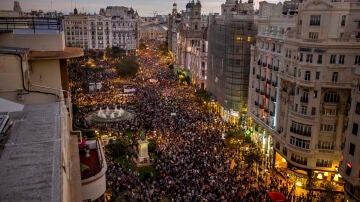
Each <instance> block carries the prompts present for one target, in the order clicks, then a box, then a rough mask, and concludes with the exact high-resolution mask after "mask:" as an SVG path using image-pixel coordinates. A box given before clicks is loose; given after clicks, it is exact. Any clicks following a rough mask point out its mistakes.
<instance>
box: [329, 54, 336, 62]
mask: <svg viewBox="0 0 360 202" xmlns="http://www.w3.org/2000/svg"><path fill="white" fill-rule="evenodd" d="M335 61H336V55H331V56H330V64H335Z"/></svg>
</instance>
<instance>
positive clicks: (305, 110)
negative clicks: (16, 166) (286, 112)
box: [301, 106, 307, 115]
mask: <svg viewBox="0 0 360 202" xmlns="http://www.w3.org/2000/svg"><path fill="white" fill-rule="evenodd" d="M306 112H307V106H301V114H303V115H306Z"/></svg>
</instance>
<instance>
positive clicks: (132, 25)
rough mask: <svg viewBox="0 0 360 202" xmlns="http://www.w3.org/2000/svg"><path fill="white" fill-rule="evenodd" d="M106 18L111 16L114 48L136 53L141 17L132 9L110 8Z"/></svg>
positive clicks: (107, 10) (107, 9)
mask: <svg viewBox="0 0 360 202" xmlns="http://www.w3.org/2000/svg"><path fill="white" fill-rule="evenodd" d="M106 16H111V35H112V46H116V47H119V48H121V49H124V50H125V51H126V53H127V54H129V53H132V54H134V53H135V50H136V48H137V47H138V45H139V15H138V13H137V12H136V11H134V10H133V9H132V8H127V7H123V6H108V7H107V8H106Z"/></svg>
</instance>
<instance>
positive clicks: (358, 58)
mask: <svg viewBox="0 0 360 202" xmlns="http://www.w3.org/2000/svg"><path fill="white" fill-rule="evenodd" d="M355 65H360V55H357V56H355Z"/></svg>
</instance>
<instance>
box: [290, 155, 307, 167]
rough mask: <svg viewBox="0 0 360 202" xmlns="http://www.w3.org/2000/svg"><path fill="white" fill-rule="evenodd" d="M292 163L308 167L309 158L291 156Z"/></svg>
mask: <svg viewBox="0 0 360 202" xmlns="http://www.w3.org/2000/svg"><path fill="white" fill-rule="evenodd" d="M291 161H293V162H296V163H298V164H302V165H307V158H306V157H302V156H299V155H296V154H291Z"/></svg>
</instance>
